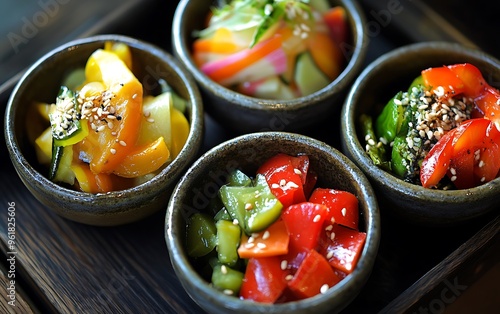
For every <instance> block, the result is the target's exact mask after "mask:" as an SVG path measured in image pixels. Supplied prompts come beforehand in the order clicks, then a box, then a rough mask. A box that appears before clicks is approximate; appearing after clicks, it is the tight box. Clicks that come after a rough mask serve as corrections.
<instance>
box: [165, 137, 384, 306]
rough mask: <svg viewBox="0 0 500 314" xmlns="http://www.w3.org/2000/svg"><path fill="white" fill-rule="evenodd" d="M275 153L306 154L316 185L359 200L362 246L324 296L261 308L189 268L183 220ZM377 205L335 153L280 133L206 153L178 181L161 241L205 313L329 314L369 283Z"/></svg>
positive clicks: (363, 181) (354, 172)
mask: <svg viewBox="0 0 500 314" xmlns="http://www.w3.org/2000/svg"><path fill="white" fill-rule="evenodd" d="M277 153H287V154H291V155H297V154H299V153H305V154H307V155H309V158H310V161H311V164H310V167H311V169H315V171H317V172H318V174H319V180H318V184H317V186H321V187H330V188H337V189H341V190H345V191H349V192H351V193H353V194H355V195H356V196H357V198H358V200H359V210H360V230H362V231H364V232H366V233H367V238H366V244H365V246H364V248H363V252H362V256H361V258H360V260H359V262H358V264H357V266H356V268H355V270H354V271H353V272H352V273H351V274H350V275H349V276H348V277H346V278H345V279H344V280H343V281H341V282H340V283H339V284H337V285H336V286H334V287H332V288H330V289H329V290H328V292H327V293H325V294H323V295H318V296H315V297H312V298H309V299H305V300H302V301H298V302H289V303H284V304H276V305H270V304H267V305H266V304H261V303H256V302H252V301H248V300H246V301H245V300H241V299H239V298H236V297H231V296H227V295H225V294H223V293H222V292H220V291H218V290H216V289H215V288H213V287H212V286H211V285H210V284H209V283H208V282H207V281H205V280H204V279H203V278H202V277H201V276H200V274H199V273H198V272H197V270H196V269H195V268H194V266H193V264H191V261H190V259H189V258H188V256H187V253H186V249H185V233H186V221H187V218H188V217H189V216H190V215H192V214H194V213H196V212H204V211H206V212H207V213H208V211H209V209H208V208H207V207H208V206H207V205H208V202H210V199H212V198H214V197H217V191H218V189H219V187H220V186H221V185H222V184H224V183H225V181H224V180H225V177H227V175H228V174H229V173H230V172H231V171H232V170H233V169H235V168H239V169H241V170H243V171H244V172H245V173H248V174H251V173H255V171H257V167H258V166H259V165H260V164H262V163H263V162H264V161H265V160H266V159H268V158H270V157H271V156H273V155H275V154H277ZM380 232H381V231H380V220H379V210H378V205H377V202H376V199H375V196H374V193H373V191H372V188H371V186H370V184H369V182H368V180H367V179H366V177H365V176H364V175H363V173H362V172H361V171H360V170H359V169H358V168H357V167H356V166H355V165H354V164H353V163H352V162H351V161H350V160H348V159H347V158H346V157H345V156H344V155H342V154H341V153H340V152H339V151H337V150H336V149H334V148H332V147H330V146H328V145H326V144H325V143H323V142H320V141H318V140H315V139H312V138H309V137H306V136H303V135H298V134H293V133H284V132H263V133H252V134H247V135H243V136H240V137H237V138H234V139H232V140H229V141H227V142H224V143H222V144H220V145H218V146H216V147H214V148H212V149H211V150H209V151H208V152H207V153H205V154H204V155H203V156H202V157H200V158H199V159H198V160H197V161H195V162H194V164H193V165H192V166H191V167H190V168H189V169H188V170H187V172H186V173H185V175H184V176H183V177H182V178H181V179H180V181H179V183H178V185H177V186H176V188H175V190H174V192H173V194H172V197H171V199H170V202H169V205H168V209H167V216H166V221H165V239H166V242H167V246H168V252H169V255H170V260H171V262H172V264H173V268H174V270H175V272H176V274H177V276H178V278H179V280H180V281H181V283H182V285H183V286H184V288H185V289H186V291H187V293H188V294H189V295H190V296H191V298H192V299H193V300H194V301H195V302H197V303H198V304H199V305H200V306H201V307H202V308H204V309H205V310H206V311H208V312H210V313H218V314H219V313H234V312H237V313H292V314H293V313H323V312H328V313H334V312H338V311H340V310H342V309H343V308H344V307H346V306H347V305H348V304H349V303H350V302H351V301H352V300H353V299H354V298H355V297H356V295H357V294H358V293H359V292H360V290H361V288H362V287H363V286H364V284H365V283H366V281H367V280H368V278H369V276H370V273H371V270H372V268H373V264H374V261H375V257H376V255H377V252H378V246H379V241H380V235H381V233H380Z"/></svg>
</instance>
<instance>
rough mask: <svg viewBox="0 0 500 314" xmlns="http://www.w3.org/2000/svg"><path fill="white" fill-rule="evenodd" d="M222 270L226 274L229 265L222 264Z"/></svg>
mask: <svg viewBox="0 0 500 314" xmlns="http://www.w3.org/2000/svg"><path fill="white" fill-rule="evenodd" d="M220 271H221V273H223V274H224V275H225V274H227V267H226V265H222V266H221V267H220Z"/></svg>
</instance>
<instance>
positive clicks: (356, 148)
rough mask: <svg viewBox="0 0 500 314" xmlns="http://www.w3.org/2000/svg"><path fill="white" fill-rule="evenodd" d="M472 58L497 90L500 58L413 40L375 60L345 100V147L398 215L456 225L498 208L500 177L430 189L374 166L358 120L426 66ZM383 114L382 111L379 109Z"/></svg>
mask: <svg viewBox="0 0 500 314" xmlns="http://www.w3.org/2000/svg"><path fill="white" fill-rule="evenodd" d="M464 62H469V63H472V64H474V65H476V66H477V67H478V68H479V69H480V70H481V72H482V73H483V76H484V77H485V79H486V80H487V81H488V82H489V83H490V84H492V85H493V86H496V87H497V88H498V82H500V62H499V61H498V60H496V59H495V58H493V57H491V56H489V55H487V54H485V53H483V52H481V51H479V50H477V49H474V48H467V47H464V46H461V45H459V44H453V43H444V42H428V43H419V44H412V45H408V46H404V47H401V48H398V49H396V50H394V51H392V52H389V53H387V54H385V55H383V56H381V57H379V58H378V59H376V60H375V61H373V62H372V63H371V64H370V65H369V66H368V67H366V68H365V70H364V71H363V72H362V73H361V74H360V76H359V77H358V79H357V80H356V81H355V83H354V84H353V86H352V89H351V91H350V93H349V95H348V97H347V98H346V101H345V104H344V107H343V109H342V116H341V129H342V134H341V145H342V151H343V152H344V153H345V154H346V155H347V156H348V157H349V158H350V159H351V160H353V161H354V162H355V163H356V164H357V165H358V166H359V168H360V169H361V170H362V171H363V172H364V173H365V174H366V175H367V176H368V178H369V179H370V181H371V182H372V184H373V186H374V189H375V191H376V192H377V196H379V200H380V202H381V203H382V202H386V203H384V204H387V206H384V207H386V208H387V209H388V210H391V212H392V213H393V214H396V215H397V216H398V217H400V218H404V219H407V220H408V221H410V222H415V223H419V224H428V225H441V224H455V223H460V222H465V221H467V220H469V219H473V218H476V217H479V216H481V215H483V214H486V213H487V212H489V211H491V210H492V209H494V208H497V209H498V205H497V197H498V195H499V193H500V179H498V178H497V179H495V180H493V181H491V182H489V183H486V184H483V185H481V186H478V187H475V188H471V189H465V190H448V191H443V190H437V189H426V188H423V187H422V186H419V185H415V184H411V183H407V182H404V181H403V180H400V179H398V178H397V177H395V176H394V175H392V174H390V173H388V172H386V171H384V170H382V169H380V168H378V167H376V166H375V165H374V164H373V163H372V162H371V159H370V158H369V157H368V155H367V154H366V153H365V149H364V145H362V144H361V143H362V142H363V143H364V138H362V137H364V136H361V135H360V132H359V129H358V127H359V125H358V119H359V116H360V115H361V114H363V113H367V114H372V115H374V114H375V112H377V111H378V110H381V107H380V106H381V104H382V105H383V104H386V103H387V102H388V101H389V99H391V98H392V96H394V95H395V94H396V93H397V92H398V91H399V90H402V89H406V88H407V87H408V86H409V85H410V84H411V82H412V80H413V79H414V78H416V77H417V76H418V75H420V71H421V70H423V69H426V68H428V67H436V66H443V65H449V64H454V63H464ZM378 112H380V111H378Z"/></svg>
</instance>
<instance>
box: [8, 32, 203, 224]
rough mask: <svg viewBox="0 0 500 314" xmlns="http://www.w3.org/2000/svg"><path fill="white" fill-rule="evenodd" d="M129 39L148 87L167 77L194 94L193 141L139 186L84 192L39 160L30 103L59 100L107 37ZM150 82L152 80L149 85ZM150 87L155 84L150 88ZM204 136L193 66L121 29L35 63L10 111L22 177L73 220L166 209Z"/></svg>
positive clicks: (102, 220) (125, 217) (13, 151)
mask: <svg viewBox="0 0 500 314" xmlns="http://www.w3.org/2000/svg"><path fill="white" fill-rule="evenodd" d="M106 41H113V42H123V43H126V44H127V45H128V46H129V47H130V48H131V51H132V55H133V64H134V73H135V74H136V76H137V77H138V78H139V80H140V81H141V82H143V89H144V92H145V93H146V92H153V89H154V88H157V87H158V86H159V85H158V83H157V82H158V79H160V78H163V79H164V80H166V81H167V83H168V84H169V85H170V86H172V87H173V88H174V89H175V90H176V92H177V93H178V94H179V95H180V96H181V97H183V98H185V99H187V100H188V106H187V113H186V116H187V118H188V121H189V122H190V131H189V137H188V139H187V143H186V144H185V146H184V148H183V149H182V151H181V152H180V154H179V155H178V156H177V158H175V159H174V160H173V161H172V163H170V164H169V165H168V166H167V167H166V168H164V169H163V170H162V171H161V173H159V174H158V175H157V176H155V177H154V178H153V179H151V180H150V181H148V182H146V183H144V184H141V185H139V186H136V187H134V188H130V189H126V190H121V191H116V192H110V193H105V194H90V193H82V192H77V191H74V190H70V189H67V188H63V187H61V186H60V185H58V184H55V183H53V182H52V181H50V180H48V179H47V177H46V173H45V171H41V169H40V166H38V163H37V160H36V157H35V156H36V155H35V152H34V148H33V147H31V145H30V144H28V143H27V134H26V128H25V127H24V126H25V119H26V116H27V114H29V112H27V108H28V107H29V106H28V104H30V103H32V102H33V101H47V102H49V103H50V102H53V99H55V98H54V97H55V95H56V94H57V92H58V90H59V86H60V84H61V81H62V78H63V75H64V74H65V73H66V71H67V70H68V69H72V68H74V67H76V66H84V65H85V63H86V60H87V59H88V57H89V56H90V55H91V53H92V52H94V51H95V50H96V49H97V48H102V47H104V42H106ZM146 82H147V85H146ZM147 89H149V90H147ZM202 139H203V106H202V101H201V96H200V94H199V90H198V87H197V85H196V83H195V82H194V80H193V79H192V77H191V76H190V75H189V73H187V71H186V70H185V69H184V68H183V67H182V66H180V65H179V64H178V62H177V61H176V60H175V59H174V58H173V57H172V56H171V55H169V54H167V53H166V52H164V51H162V50H161V49H159V48H157V47H155V46H153V45H150V44H148V43H145V42H141V41H139V40H136V39H132V38H128V37H124V36H120V35H100V36H95V37H91V38H85V39H79V40H75V41H72V42H69V43H67V44H65V45H63V46H61V47H58V48H56V49H54V50H53V51H51V52H49V53H48V54H46V55H45V56H44V57H42V58H41V59H40V60H39V61H37V62H36V63H35V64H34V65H33V66H31V67H30V68H29V69H28V70H27V72H26V73H25V75H24V76H23V77H22V78H21V80H20V81H19V83H18V84H17V85H16V87H15V88H14V90H13V92H12V95H11V97H10V99H9V101H8V104H7V109H6V114H5V140H6V144H7V148H8V151H9V154H10V157H11V160H12V163H13V164H14V167H15V169H16V171H17V173H18V174H19V177H20V178H21V180H22V182H23V183H24V184H25V185H26V187H27V188H28V189H29V191H30V192H31V193H32V194H33V195H34V196H35V197H36V198H37V199H38V200H39V201H40V202H41V203H43V204H44V205H46V206H47V208H49V209H51V210H54V211H55V212H56V213H57V214H59V215H61V216H63V217H65V218H68V219H70V220H74V221H78V222H81V223H85V224H91V225H101V226H110V225H118V224H124V223H129V222H132V221H135V220H138V219H141V218H144V217H146V216H148V215H150V214H152V213H153V212H155V211H158V210H161V209H164V208H165V206H166V204H167V202H168V199H169V197H170V193H171V190H172V188H173V187H174V185H175V184H176V183H177V180H178V179H179V177H180V176H181V175H182V173H183V171H184V170H185V169H186V168H187V167H188V166H189V164H190V163H191V162H192V161H193V160H194V158H195V157H196V156H197V153H198V150H199V148H200V146H201V143H202Z"/></svg>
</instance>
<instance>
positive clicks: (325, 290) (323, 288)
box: [319, 283, 330, 294]
mask: <svg viewBox="0 0 500 314" xmlns="http://www.w3.org/2000/svg"><path fill="white" fill-rule="evenodd" d="M328 289H330V287H329V286H328V284H326V283H325V284H324V285H322V286H321V289H319V291H320V292H321V293H322V294H325V293H326V292H327V291H328Z"/></svg>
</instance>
